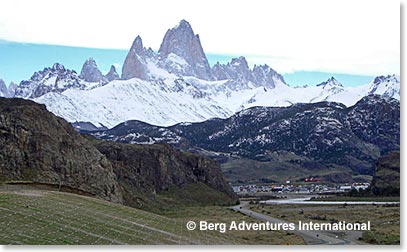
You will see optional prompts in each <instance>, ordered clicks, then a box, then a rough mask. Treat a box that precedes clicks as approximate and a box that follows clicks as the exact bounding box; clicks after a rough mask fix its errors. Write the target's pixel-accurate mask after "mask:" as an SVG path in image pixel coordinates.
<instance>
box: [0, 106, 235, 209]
mask: <svg viewBox="0 0 407 252" xmlns="http://www.w3.org/2000/svg"><path fill="white" fill-rule="evenodd" d="M0 147H1V148H0V182H1V181H20V182H21V181H24V182H30V183H32V182H34V183H37V184H41V185H46V184H49V185H52V186H54V187H55V185H57V186H59V187H60V188H61V187H64V188H71V189H72V190H71V191H75V190H76V191H81V192H84V193H89V194H92V195H95V196H98V197H100V198H103V199H106V200H110V201H113V202H119V203H123V204H126V205H129V206H134V207H143V208H148V207H149V206H148V205H149V204H150V205H151V204H155V205H159V204H161V203H162V202H163V201H160V200H159V198H160V193H161V194H166V193H167V194H168V192H174V190H175V191H177V193H176V194H174V193H173V194H170V195H167V196H166V198H167V199H168V198H170V199H174V200H173V201H172V202H173V203H174V204H183V203H185V202H184V201H185V200H184V199H182V197H179V194H185V195H188V196H189V197H190V198H189V199H188V200H189V201H190V202H194V203H204V204H210V205H212V204H216V203H227V202H229V203H231V202H235V200H236V198H235V194H234V193H233V192H232V191H231V188H230V186H229V185H228V184H227V183H226V180H225V178H224V177H223V175H222V173H221V170H220V167H219V165H218V164H217V163H216V162H215V161H212V160H210V159H208V158H206V157H202V156H199V155H194V154H188V153H182V152H180V151H177V150H175V149H173V148H172V147H170V146H169V145H153V146H143V145H127V144H119V143H114V142H108V141H102V140H97V139H95V138H93V137H90V136H82V135H80V134H79V133H78V132H77V131H76V130H75V129H74V128H73V127H72V126H71V125H70V124H69V123H68V122H66V121H65V120H64V119H62V118H59V117H56V116H54V115H53V114H52V113H50V112H48V111H47V110H46V108H45V106H44V105H39V104H37V103H34V102H32V101H29V100H23V99H6V98H0ZM197 189H199V190H197ZM197 191H198V192H210V193H209V194H208V193H206V194H205V195H206V196H208V195H209V199H208V197H201V196H202V194H201V193H197ZM175 199H176V200H175Z"/></svg>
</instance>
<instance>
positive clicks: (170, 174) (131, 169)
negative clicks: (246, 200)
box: [95, 141, 237, 207]
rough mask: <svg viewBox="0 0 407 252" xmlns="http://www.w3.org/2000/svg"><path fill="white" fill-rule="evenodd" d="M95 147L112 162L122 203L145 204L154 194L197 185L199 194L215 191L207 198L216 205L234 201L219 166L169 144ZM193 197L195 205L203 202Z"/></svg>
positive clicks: (96, 143) (150, 200)
mask: <svg viewBox="0 0 407 252" xmlns="http://www.w3.org/2000/svg"><path fill="white" fill-rule="evenodd" d="M95 146H96V147H97V148H98V150H99V151H100V152H101V153H103V154H104V155H106V157H107V158H108V159H109V160H110V161H111V162H112V164H113V167H114V171H115V173H116V175H117V178H118V180H119V183H120V186H121V188H122V191H123V196H124V200H125V202H126V203H127V204H129V205H130V206H134V207H142V205H144V204H149V202H152V201H154V200H156V195H159V194H160V193H165V192H167V191H169V190H171V189H172V188H173V187H177V188H181V190H185V191H188V186H189V185H191V184H194V185H198V186H199V187H200V188H201V190H203V191H205V190H211V189H212V190H214V191H216V192H218V193H216V194H212V195H211V196H212V197H213V198H214V199H213V200H214V201H216V202H217V203H227V202H229V203H232V202H233V201H235V200H236V199H237V198H236V196H235V194H234V193H233V192H232V190H231V188H230V186H229V185H228V184H227V182H226V180H225V178H224V176H223V174H222V172H221V169H220V166H219V165H218V164H217V163H216V162H215V161H213V160H211V159H208V158H206V157H203V156H199V155H194V154H187V153H181V152H180V151H177V150H175V149H174V148H172V147H170V146H169V145H151V146H139V145H129V144H121V143H114V142H107V141H96V142H95ZM208 187H209V188H208ZM189 193H190V194H191V195H193V194H194V192H192V191H191V192H189ZM194 197H195V199H194V200H193V201H195V202H196V203H197V204H200V203H202V202H204V201H205V200H204V199H199V198H198V197H197V196H192V198H194ZM233 203H234V202H233Z"/></svg>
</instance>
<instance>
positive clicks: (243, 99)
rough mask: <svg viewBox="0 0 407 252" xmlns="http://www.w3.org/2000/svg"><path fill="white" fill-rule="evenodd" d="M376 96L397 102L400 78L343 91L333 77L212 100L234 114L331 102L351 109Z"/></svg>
mask: <svg viewBox="0 0 407 252" xmlns="http://www.w3.org/2000/svg"><path fill="white" fill-rule="evenodd" d="M370 94H378V95H383V96H387V97H392V98H395V99H398V100H400V78H399V77H398V76H396V75H388V76H379V77H376V78H375V80H374V81H372V82H371V83H369V84H365V85H361V86H358V87H344V86H343V85H342V84H341V83H339V82H338V81H337V80H335V79H334V78H333V77H331V78H330V79H328V80H327V81H326V82H323V83H320V84H318V85H316V86H305V87H290V86H288V85H286V84H283V83H277V84H276V85H275V87H274V88H266V87H255V88H251V89H244V90H237V91H231V90H228V91H227V92H219V93H217V94H215V95H214V96H212V98H213V99H214V100H215V101H216V102H218V103H219V104H221V105H222V106H223V107H226V108H228V109H229V110H231V111H233V112H238V111H240V110H242V109H246V108H251V107H255V106H277V107H280V106H290V105H292V104H294V103H315V102H320V101H333V102H339V103H343V104H344V105H346V106H348V107H349V106H352V105H354V104H355V103H356V102H358V101H359V100H360V99H362V98H363V97H365V96H367V95H370Z"/></svg>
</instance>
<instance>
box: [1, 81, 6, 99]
mask: <svg viewBox="0 0 407 252" xmlns="http://www.w3.org/2000/svg"><path fill="white" fill-rule="evenodd" d="M7 96H8V89H7V86H6V83H4V81H3V80H2V79H0V97H7Z"/></svg>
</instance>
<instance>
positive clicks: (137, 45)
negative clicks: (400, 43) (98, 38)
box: [0, 20, 400, 127]
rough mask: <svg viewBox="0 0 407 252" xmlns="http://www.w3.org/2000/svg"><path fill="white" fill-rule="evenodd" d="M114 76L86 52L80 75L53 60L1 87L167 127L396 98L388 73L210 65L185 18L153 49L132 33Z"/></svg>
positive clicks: (87, 117)
mask: <svg viewBox="0 0 407 252" xmlns="http://www.w3.org/2000/svg"><path fill="white" fill-rule="evenodd" d="M118 78H119V75H118V74H117V72H116V70H115V68H114V67H113V66H112V67H111V69H110V71H109V73H108V74H107V75H106V76H103V75H102V74H101V72H100V70H99V69H98V68H97V64H96V62H95V61H94V60H93V59H92V58H90V59H89V60H87V61H86V62H85V63H84V65H83V68H82V71H81V74H80V75H78V74H77V73H76V72H75V71H73V70H69V69H66V68H65V67H64V66H63V65H61V64H58V63H56V64H54V66H53V67H49V68H45V69H44V70H42V71H38V72H36V73H34V74H33V76H32V77H31V78H30V79H29V80H25V81H22V82H21V83H20V84H19V85H18V86H17V87H14V86H13V87H12V85H10V90H9V91H8V92H9V93H12V95H11V96H14V97H21V98H25V99H33V100H35V101H37V102H39V103H43V104H45V105H46V106H47V108H48V109H49V110H50V111H52V112H53V113H55V114H56V115H59V116H62V117H63V118H65V119H66V120H68V121H70V122H77V121H78V122H90V123H93V124H94V125H95V126H97V127H99V126H102V125H104V126H106V127H113V126H115V125H117V124H119V123H121V122H124V121H126V120H140V121H144V122H148V123H151V124H155V125H160V126H168V125H172V124H175V123H179V122H185V121H188V122H197V121H204V120H207V119H209V118H213V117H220V118H225V117H228V116H230V115H232V114H233V113H236V112H239V111H241V110H243V109H246V108H250V107H254V106H290V105H292V104H295V103H315V102H320V101H335V102H340V103H343V104H345V105H346V106H351V105H354V104H355V103H356V102H357V101H359V100H360V99H361V98H363V97H365V96H367V95H370V94H379V95H384V96H387V97H393V98H396V99H400V78H399V77H398V76H395V75H392V76H390V75H389V76H379V77H376V78H375V79H374V80H373V81H372V82H371V83H369V84H366V85H363V86H359V87H355V88H350V87H344V86H343V85H342V84H341V83H339V82H338V81H337V80H336V79H335V78H333V77H331V78H329V79H328V80H327V81H325V82H322V83H320V84H318V85H316V86H308V87H291V86H289V85H288V84H286V82H285V81H284V78H283V77H282V76H281V75H280V74H279V73H277V72H276V71H275V70H273V69H272V68H271V67H269V66H267V65H260V66H256V65H254V66H253V67H252V68H250V67H249V64H248V63H247V61H246V59H245V58H244V57H239V58H233V59H231V61H230V62H229V63H227V64H219V63H217V64H215V65H214V66H213V67H212V68H210V66H209V64H208V61H207V58H206V55H205V53H204V51H203V48H202V46H201V43H200V38H199V36H198V35H196V34H195V33H194V32H193V30H192V27H191V26H190V24H189V23H188V22H187V21H185V20H182V21H181V22H180V24H179V25H177V26H176V27H174V28H173V29H169V30H168V31H167V33H166V35H165V37H164V39H163V42H162V44H161V46H160V50H159V52H158V53H155V52H154V51H153V50H152V49H151V48H145V47H144V46H143V42H142V39H141V37H140V36H137V37H136V38H135V40H134V42H133V44H132V46H131V48H130V50H129V52H128V54H127V56H126V59H125V61H124V64H123V68H122V76H121V79H122V80H118ZM89 81H91V82H89ZM109 81H110V82H109ZM4 86H5V85H3V88H0V89H1V90H5V87H4ZM11 87H12V88H11ZM0 92H1V91H0ZM0 95H1V94H0Z"/></svg>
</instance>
